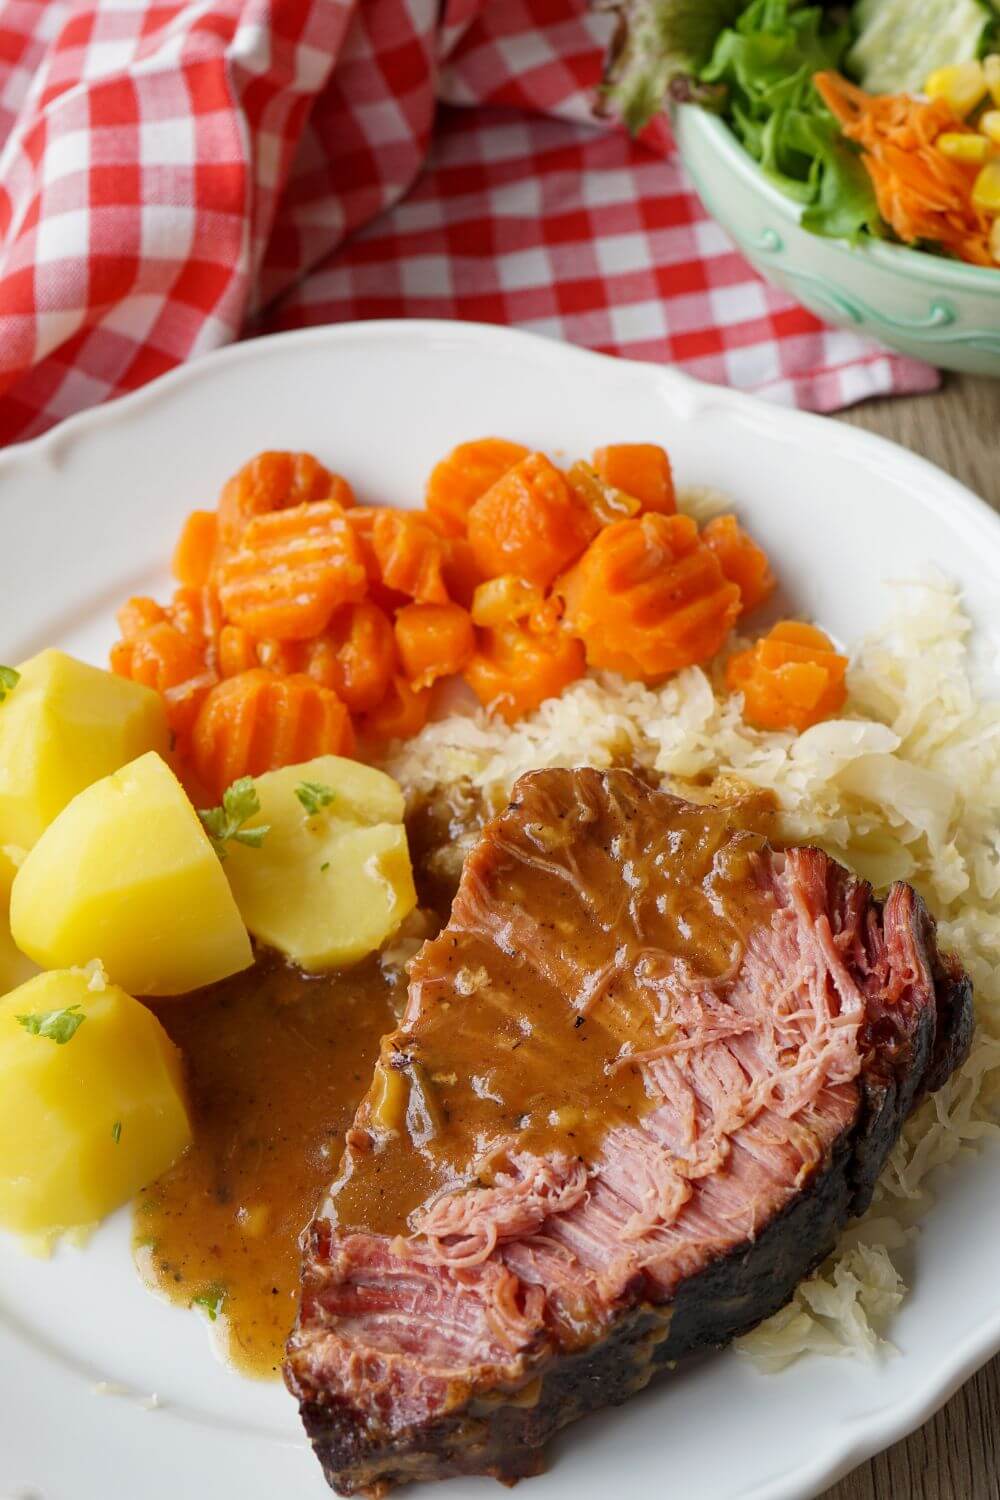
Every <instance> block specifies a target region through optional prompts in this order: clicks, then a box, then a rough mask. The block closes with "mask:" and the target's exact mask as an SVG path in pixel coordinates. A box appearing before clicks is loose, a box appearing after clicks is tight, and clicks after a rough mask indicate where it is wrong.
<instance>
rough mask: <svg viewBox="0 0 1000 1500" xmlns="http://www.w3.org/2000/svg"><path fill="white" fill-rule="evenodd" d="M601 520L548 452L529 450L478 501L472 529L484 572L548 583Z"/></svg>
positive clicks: (576, 554) (490, 575) (471, 515)
mask: <svg viewBox="0 0 1000 1500" xmlns="http://www.w3.org/2000/svg"><path fill="white" fill-rule="evenodd" d="M599 526H600V523H599V521H598V520H597V518H596V516H595V515H594V514H593V512H592V511H591V510H590V508H589V507H588V506H586V505H584V504H583V503H582V502H581V501H580V500H579V499H578V497H577V496H576V495H575V494H574V493H573V491H572V490H571V489H570V487H569V485H568V484H567V483H566V478H565V476H564V475H563V474H561V473H560V472H559V470H558V469H557V468H556V467H555V465H554V464H553V463H550V461H549V460H548V459H547V458H546V457H545V454H544V453H529V454H528V457H527V458H524V459H522V460H521V462H520V463H519V464H515V465H514V467H513V468H512V469H508V471H507V473H506V474H504V475H503V477H502V478H501V479H498V480H497V482H496V484H494V485H492V486H491V487H490V488H489V489H488V490H487V491H486V493H485V495H482V496H481V497H480V498H479V499H478V500H477V501H476V503H475V505H473V507H472V509H471V510H470V511H469V524H468V534H469V541H470V542H471V543H472V550H473V552H474V554H475V558H476V562H477V563H478V564H479V567H480V569H481V571H482V573H483V576H484V577H486V578H495V577H496V576H497V575H498V574H500V573H514V574H516V575H517V577H518V578H526V579H527V580H528V581H529V583H537V584H539V585H540V586H541V587H542V588H544V587H546V586H547V585H548V584H550V583H551V582H552V580H553V579H554V578H555V577H556V575H557V574H558V573H560V572H561V571H562V570H563V568H566V567H568V566H569V564H570V563H571V562H573V561H574V560H575V559H576V558H577V557H579V555H580V553H581V552H582V551H583V550H584V548H585V547H586V545H587V543H588V542H589V541H590V539H591V537H593V536H594V534H595V533H596V532H597V530H598V529H599Z"/></svg>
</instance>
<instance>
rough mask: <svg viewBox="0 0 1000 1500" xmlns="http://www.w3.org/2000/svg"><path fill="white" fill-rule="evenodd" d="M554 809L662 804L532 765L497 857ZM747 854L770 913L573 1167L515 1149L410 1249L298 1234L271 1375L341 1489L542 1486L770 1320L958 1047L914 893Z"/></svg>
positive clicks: (618, 778) (959, 1017)
mask: <svg viewBox="0 0 1000 1500" xmlns="http://www.w3.org/2000/svg"><path fill="white" fill-rule="evenodd" d="M567 778H568V779H567ZM567 798H569V799H573V800H575V801H576V803H577V804H578V805H587V806H593V805H595V803H599V802H600V801H601V799H610V800H613V801H615V802H616V805H621V802H622V799H623V798H624V800H625V804H627V805H628V807H629V808H630V809H631V810H632V813H633V815H635V814H636V810H637V809H641V810H642V811H643V815H644V814H645V813H648V812H649V809H650V808H651V807H652V808H653V810H654V812H658V811H659V810H660V809H661V808H662V809H666V807H667V804H674V803H675V801H676V799H671V798H667V797H666V796H665V794H662V793H657V792H652V791H650V790H649V789H648V788H645V787H643V786H642V784H641V783H638V782H636V781H635V778H632V777H630V776H628V773H624V772H611V773H605V774H603V775H601V774H600V773H597V772H585V771H579V772H572V773H570V772H539V773H533V774H532V775H531V776H529V777H526V778H522V781H521V782H520V783H518V787H517V788H516V789H515V796H514V802H513V804H512V808H511V809H510V810H508V813H507V814H504V815H503V817H502V818H501V819H500V820H498V825H499V842H500V843H501V844H503V846H504V847H505V848H509V844H510V839H511V836H512V829H513V830H514V831H516V825H517V824H518V822H519V823H520V826H521V827H522V828H523V826H524V824H525V823H532V824H534V826H535V827H537V824H538V818H537V814H538V812H539V808H540V807H550V808H551V807H552V806H553V802H555V804H558V803H559V801H560V800H566V799H567ZM658 799H662V801H660V800H658ZM664 815H666V814H665V812H664ZM504 819H506V820H507V822H506V824H504ZM498 825H493V830H494V831H493V832H491V830H490V829H488V830H486V832H485V834H484V838H483V840H481V842H480V845H479V846H478V847H477V851H476V852H475V854H474V855H473V857H472V858H471V859H470V861H469V866H468V867H467V872H466V877H465V878H464V879H463V888H462V890H460V892H459V896H458V898H457V899H456V903H455V914H454V915H453V919H452V923H449V928H446V929H445V933H444V934H442V937H441V938H439V939H438V940H437V942H438V943H439V944H440V943H442V941H444V942H447V941H448V933H449V929H451V928H454V932H466V931H467V925H466V924H467V918H468V910H467V907H468V905H469V904H470V903H469V902H468V901H467V902H466V903H465V905H463V893H465V894H466V896H468V894H469V892H471V893H472V901H471V904H472V905H475V903H477V902H481V899H482V890H481V884H482V880H483V874H484V869H486V871H487V872H488V871H489V867H490V861H491V860H493V861H494V865H495V855H496V844H497V826H498ZM757 864H758V868H757V871H756V878H757V879H758V880H759V881H761V882H762V883H763V885H764V886H766V888H767V890H768V893H769V901H770V903H771V904H770V907H769V910H770V922H769V924H768V925H767V926H766V927H761V928H760V929H759V930H756V931H754V932H752V933H751V934H750V936H749V938H748V941H747V944H746V947H745V951H744V955H743V961H742V964H741V967H740V971H739V973H738V974H737V975H736V977H735V979H734V980H733V981H732V982H731V983H727V985H726V986H724V988H723V990H722V991H720V990H719V989H718V987H716V989H715V990H712V991H711V993H705V992H704V991H703V990H702V991H699V990H698V988H697V986H695V987H694V989H693V991H692V990H691V988H690V987H688V989H687V990H686V991H685V989H684V987H683V986H682V987H681V990H680V991H679V992H678V991H677V986H676V983H674V988H673V991H672V998H673V1000H674V1002H675V1012H677V1011H678V1010H679V1013H680V1020H681V1023H682V1024H681V1025H679V1026H678V1027H677V1028H676V1030H675V1032H674V1034H673V1036H672V1038H671V1041H670V1042H668V1043H667V1044H666V1045H665V1046H664V1047H663V1048H661V1049H659V1054H660V1055H658V1056H656V1057H650V1059H649V1060H648V1061H647V1062H645V1063H644V1064H643V1067H644V1071H645V1077H646V1085H647V1090H648V1089H650V1088H652V1090H653V1091H654V1092H655V1094H656V1095H657V1097H658V1099H659V1101H660V1102H659V1104H658V1105H657V1106H656V1107H655V1108H653V1109H651V1110H650V1112H649V1113H647V1114H646V1115H644V1117H643V1119H642V1120H641V1121H640V1122H638V1124H627V1125H624V1126H622V1125H616V1126H615V1127H613V1128H612V1129H610V1130H609V1131H608V1132H607V1134H606V1135H605V1137H604V1139H603V1141H602V1143H601V1149H600V1153H599V1155H598V1158H597V1160H595V1161H593V1162H589V1163H587V1170H586V1172H585V1173H583V1174H581V1171H580V1164H579V1162H574V1161H573V1160H572V1159H571V1158H568V1157H567V1156H566V1155H565V1154H555V1155H550V1156H548V1157H546V1156H544V1155H543V1156H538V1155H533V1154H531V1153H530V1152H529V1153H524V1154H522V1155H520V1156H519V1155H517V1154H516V1153H515V1154H514V1155H513V1156H512V1158H511V1160H510V1163H509V1170H508V1172H507V1173H506V1174H501V1177H500V1178H498V1179H497V1181H496V1182H495V1183H494V1184H493V1185H492V1186H490V1187H488V1188H486V1189H478V1190H477V1189H473V1190H471V1191H470V1190H469V1189H467V1188H466V1189H464V1190H461V1191H458V1192H452V1193H446V1194H444V1195H443V1196H441V1197H439V1198H438V1199H437V1200H436V1201H434V1202H432V1203H431V1204H430V1206H429V1208H426V1209H425V1210H424V1211H423V1213H422V1215H420V1216H419V1217H418V1218H417V1220H416V1223H417V1225H418V1228H419V1232H418V1233H415V1234H410V1235H409V1236H407V1237H406V1238H405V1239H403V1240H402V1241H400V1240H398V1239H397V1240H395V1241H394V1240H392V1239H391V1238H389V1237H388V1236H385V1235H374V1234H365V1233H356V1232H352V1231H350V1230H346V1229H345V1230H340V1229H337V1228H335V1227H334V1225H333V1224H332V1223H331V1222H330V1220H329V1219H327V1218H325V1217H322V1216H321V1217H319V1218H318V1219H317V1221H316V1223H315V1224H314V1226H313V1228H312V1231H311V1232H310V1236H309V1242H308V1245H307V1250H306V1259H305V1265H304V1278H303V1302H302V1309H301V1314H300V1320H299V1325H298V1327H297V1329H296V1333H295V1335H294V1336H293V1339H292V1341H291V1344H290V1347H289V1360H288V1366H287V1378H288V1381H289V1385H290V1387H291V1389H292V1390H293V1392H294V1393H295V1394H296V1395H297V1396H298V1397H299V1399H300V1402H301V1407H302V1415H303V1419H304V1421H305V1424H306V1428H307V1431H308V1432H309V1435H310V1437H311V1438H312V1441H313V1443H314V1446H315V1448H316V1451H317V1454H318V1456H319V1457H320V1460H321V1462H322V1463H323V1467H324V1470H325V1472H326V1474H327V1477H328V1479H329V1480H330V1482H331V1484H333V1485H334V1486H335V1487H336V1488H338V1489H339V1490H340V1491H341V1492H342V1493H347V1494H349V1493H354V1492H356V1491H367V1492H371V1493H381V1492H383V1491H384V1490H385V1489H387V1488H389V1487H391V1486H392V1485H394V1484H398V1483H401V1482H404V1481H405V1480H407V1479H413V1478H438V1477H444V1476H445V1475H448V1474H459V1473H492V1474H495V1475H496V1476H497V1477H499V1478H503V1479H507V1480H510V1479H514V1478H517V1477H520V1476H522V1475H524V1474H526V1473H531V1472H535V1471H536V1469H537V1468H538V1467H539V1465H540V1463H541V1455H542V1448H543V1445H544V1443H545V1442H546V1440H547V1439H548V1437H549V1436H551V1434H552V1433H553V1432H554V1431H556V1430H557V1429H558V1428H559V1427H561V1426H563V1425H565V1424H566V1423H567V1422H570V1421H573V1420H575V1418H577V1417H578V1416H581V1415H583V1414H584V1413H585V1412H587V1411H590V1410H594V1409H596V1408H598V1407H600V1406H603V1405H605V1404H609V1403H611V1402H617V1401H621V1400H623V1399H625V1397H626V1396H627V1395H629V1394H630V1393H631V1392H632V1391H633V1390H637V1389H640V1388H641V1387H642V1386H644V1385H645V1384H646V1383H648V1381H649V1380H650V1379H652V1378H653V1377H654V1376H655V1375H656V1374H657V1373H659V1372H660V1371H661V1370H662V1369H664V1368H665V1367H666V1365H667V1364H668V1363H670V1362H673V1361H675V1360H677V1359H679V1358H681V1357H682V1356H684V1355H686V1354H690V1353H692V1352H694V1351H696V1350H698V1349H702V1348H706V1347H710V1346H716V1345H719V1344H722V1343H725V1342H727V1341H728V1340H730V1339H731V1338H733V1337H735V1336H737V1335H739V1334H740V1333H742V1332H745V1331H746V1330H747V1329H749V1328H750V1327H752V1326H754V1324H756V1323H757V1322H759V1321H760V1320H761V1319H762V1318H764V1317H766V1316H768V1315H769V1314H770V1313H771V1312H773V1311H775V1310H776V1309H777V1308H778V1307H780V1306H781V1305H782V1304H783V1303H784V1302H785V1301H786V1300H787V1299H788V1297H789V1296H790V1295H791V1293H792V1291H793V1290H794V1287H795V1286H796V1284H797V1283H798V1281H799V1280H801V1279H802V1277H803V1276H804V1275H806V1274H808V1272H809V1271H810V1270H811V1269H812V1268H813V1267H814V1266H815V1265H816V1264H818V1263H819V1261H821V1260H822V1259H823V1258H824V1256H825V1255H826V1254H827V1253H829V1250H830V1249H831V1248H832V1247H833V1244H834V1242H835V1240H836V1237H837V1234H838V1232H839V1229H840V1228H841V1227H842V1225H843V1224H844V1222H845V1221H846V1220H847V1218H848V1217H850V1216H851V1215H852V1214H853V1213H857V1212H860V1211H861V1210H862V1209H863V1208H864V1207H865V1206H866V1205H867V1202H868V1201H869V1199H870V1196H871V1192H872V1189H873V1187H874V1182H875V1179H876V1177H877V1175H878V1173H879V1171H880V1170H881V1167H882V1165H883V1163H884V1161H885V1158H886V1156H887V1155H888V1152H889V1150H890V1149H891V1147H892V1145H893V1144H894V1142H895V1140H896V1138H897V1136H898V1133H899V1129H900V1126H901V1124H902V1121H903V1119H904V1118H905V1115H906V1113H907V1112H908V1110H909V1109H910V1108H911V1107H912V1105H913V1103H914V1102H915V1100H916V1099H917V1098H918V1097H919V1096H920V1095H921V1094H922V1093H924V1092H926V1091H927V1090H929V1089H930V1088H934V1087H937V1086H939V1085H940V1083H941V1082H943V1081H944V1079H945V1078H946V1077H947V1076H948V1074H949V1073H950V1071H951V1070H952V1068H954V1067H955V1066H956V1065H957V1063H958V1062H959V1061H960V1060H961V1058H962V1057H963V1056H964V1054H965V1052H966V1050H967V1048H968V1044H969V1040H970V1037H971V1029H972V1010H971V990H970V986H969V983H968V980H967V979H966V978H965V976H964V974H962V972H961V970H960V968H959V967H958V966H957V965H956V964H955V963H954V961H952V960H949V959H943V958H941V957H940V956H939V955H938V953H937V949H936V944H935V941H934V927H933V923H932V921H931V919H930V918H929V916H928V915H927V913H926V911H925V909H924V908H923V906H922V903H921V902H920V901H919V898H917V897H916V896H915V894H914V893H913V891H912V890H911V889H910V888H909V887H906V886H902V885H900V886H896V887H893V889H892V890H891V891H890V893H889V895H888V897H887V899H886V901H885V903H884V906H880V905H879V904H877V903H875V902H874V901H873V899H872V895H871V892H870V890H869V889H868V888H867V887H866V886H865V885H864V884H863V883H861V882H859V881H857V880H855V879H854V878H853V877H852V876H851V875H849V873H848V872H846V871H845V870H843V869H842V868H841V867H840V866H838V865H836V864H835V863H834V862H833V861H831V860H829V859H828V858H827V856H825V855H824V854H822V853H820V852H819V851H817V850H810V849H801V850H790V851H787V852H786V853H784V854H774V853H773V852H771V851H768V850H762V851H761V852H760V855H759V859H758V861H757ZM513 905H514V907H516V903H514V904H513ZM504 915H506V913H504ZM518 916H520V918H522V919H525V920H528V921H529V922H530V913H527V914H525V913H518V912H517V911H516V910H513V908H512V912H511V917H512V919H514V918H516V917H518ZM501 925H502V924H501ZM495 926H496V924H494V928H495ZM508 937H509V934H508ZM529 941H530V940H529V938H528V936H527V934H526V933H522V934H521V945H522V949H523V948H524V945H525V944H528V943H529ZM515 946H516V945H515ZM433 950H434V945H433V944H432V945H429V950H426V949H425V952H424V954H423V955H422V956H421V959H420V960H418V963H417V965H416V966H415V969H416V972H415V974H414V984H413V987H412V989H411V1003H410V1011H409V1013H408V1022H409V1024H410V1025H411V1026H412V1025H414V1024H416V1023H418V1022H419V1017H420V1013H421V1005H422V1004H423V1003H425V1001H426V1002H427V1003H431V1002H430V1001H428V1000H427V993H426V981H427V979H428V976H430V975H432V974H433V972H434V965H435V962H436V957H437V955H436V954H435V952H434V951H433ZM542 961H544V955H542ZM676 977H677V976H676V973H674V974H673V976H672V978H673V980H674V981H676ZM783 980H784V982H782V981H783ZM720 993H721V994H723V995H724V1000H725V1004H724V1005H723V1004H722V1003H720V1000H719V996H720ZM806 995H809V996H810V997H811V1000H810V1003H809V1004H808V1005H806V1004H805V1003H804V997H805V996H806ZM678 1001H679V1002H680V1003H679V1006H678V1004H677V1002H678ZM707 1002H712V1004H713V1005H714V1009H711V1013H710V1014H707V1013H706V1003H707ZM685 1005H687V1006H688V1007H689V1009H690V1010H691V1015H690V1016H689V1018H688V1023H687V1024H686V1025H685V1024H684V1014H683V1012H684V1006H685ZM706 1015H707V1023H706ZM803 1017H804V1018H805V1019H804V1020H803ZM692 1018H693V1019H692ZM723 1021H725V1022H726V1025H725V1026H723V1025H722V1022H723ZM807 1022H808V1025H806V1023H807ZM796 1027H798V1031H797V1032H796V1033H795V1035H796V1038H797V1042H796V1046H795V1047H790V1046H789V1045H787V1044H788V1041H789V1035H790V1028H791V1029H792V1030H793V1031H794V1029H795V1028H796ZM723 1031H725V1032H726V1034H725V1035H722V1032H723ZM696 1043H697V1045H695V1044H696ZM783 1043H784V1044H785V1045H782V1044H783ZM755 1091H756V1092H755ZM751 1095H753V1105H754V1107H753V1108H752V1109H751V1110H749V1111H748V1110H747V1109H746V1107H745V1106H746V1101H747V1099H748V1097H750V1096H751ZM734 1098H736V1099H738V1100H739V1101H740V1102H741V1107H740V1108H737V1109H736V1111H735V1113H734V1114H733V1117H732V1119H730V1120H729V1121H728V1125H729V1127H730V1128H728V1129H722V1128H717V1127H719V1115H720V1114H722V1113H724V1112H725V1110H726V1108H727V1106H728V1105H729V1104H730V1103H731V1102H732V1100H733V1099H734ZM713 1099H714V1100H715V1103H716V1104H717V1105H718V1110H717V1111H716V1112H714V1113H712V1116H711V1120H710V1122H709V1126H710V1128H708V1129H704V1130H700V1131H699V1129H698V1128H697V1124H698V1121H699V1119H701V1120H702V1123H703V1124H704V1117H705V1113H706V1107H707V1105H712V1101H713ZM712 1107H713V1109H714V1105H713V1106H712ZM744 1115H745V1116H746V1118H743V1117H742V1116H744ZM699 1145H703V1146H704V1147H705V1151H704V1152H703V1153H702V1154H701V1156H699V1151H698V1147H699ZM692 1147H693V1148H694V1149H693V1150H692ZM684 1151H687V1155H686V1156H685V1155H682V1152H684ZM713 1153H714V1154H713ZM678 1168H680V1170H678Z"/></svg>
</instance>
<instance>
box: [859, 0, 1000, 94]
mask: <svg viewBox="0 0 1000 1500" xmlns="http://www.w3.org/2000/svg"><path fill="white" fill-rule="evenodd" d="M995 19H996V11H995V10H994V9H993V8H992V7H991V6H990V5H989V4H987V3H983V0H858V4H857V5H855V7H854V24H855V27H856V29H857V32H858V39H857V41H856V42H855V44H854V46H853V47H852V48H851V51H850V52H849V53H848V56H847V65H848V67H849V68H850V70H851V72H852V73H853V75H854V76H855V78H857V80H858V82H859V83H860V84H861V86H862V88H865V89H867V90H868V91H869V93H872V94H912V93H916V92H918V91H919V90H921V89H922V88H923V86H924V83H925V82H926V79H927V75H928V74H929V73H932V72H933V71H934V69H935V68H945V67H947V66H948V65H949V64H951V63H960V62H970V61H971V60H972V59H973V58H974V57H977V56H978V55H979V48H980V44H981V42H982V40H983V34H984V32H985V31H986V28H987V26H989V24H990V22H991V20H995Z"/></svg>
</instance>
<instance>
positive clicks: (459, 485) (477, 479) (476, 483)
mask: <svg viewBox="0 0 1000 1500" xmlns="http://www.w3.org/2000/svg"><path fill="white" fill-rule="evenodd" d="M527 456H528V449H527V448H524V447H522V445H521V444H520V443H510V442H508V441H507V439H506V438H495V437H488V438H475V439H473V441H472V442H469V443H459V445H458V447H457V448H453V449H452V450H451V452H450V453H449V454H448V456H447V457H446V458H443V459H442V460H441V462H440V463H439V464H435V466H434V468H433V469H432V470H431V476H430V478H429V479H428V481H427V491H426V495H425V498H424V504H425V506H426V508H427V512H428V515H429V516H430V517H431V519H432V520H433V521H435V522H436V523H437V524H438V525H439V526H440V528H441V530H442V532H443V534H444V535H445V536H464V535H465V526H466V522H467V521H468V519H469V511H470V510H471V509H472V507H473V505H475V503H476V501H477V500H478V499H479V497H480V495H485V493H486V491H487V490H488V489H489V488H490V486H491V485H493V484H496V482H497V480H498V479H500V478H501V477H502V476H503V475H504V474H506V473H507V470H508V469H512V468H513V467H514V465H515V464H516V463H520V461H521V459H522V458H527Z"/></svg>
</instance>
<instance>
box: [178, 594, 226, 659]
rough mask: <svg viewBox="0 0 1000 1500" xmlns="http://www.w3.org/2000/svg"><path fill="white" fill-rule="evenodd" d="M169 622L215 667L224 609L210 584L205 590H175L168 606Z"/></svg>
mask: <svg viewBox="0 0 1000 1500" xmlns="http://www.w3.org/2000/svg"><path fill="white" fill-rule="evenodd" d="M167 619H168V620H169V621H170V623H171V625H175V626H176V627H177V629H178V630H179V631H180V633H181V635H183V636H186V637H187V639H188V640H189V641H191V642H193V644H194V645H196V646H197V647H198V648H199V649H200V650H201V651H202V652H203V653H204V654H205V659H206V661H208V662H209V663H210V664H211V665H214V663H215V654H216V643H217V641H218V637H219V632H220V630H221V629H222V606H221V604H220V603H219V596H218V594H217V593H216V591H215V589H214V587H213V586H212V585H211V584H206V585H205V586H204V587H202V588H195V587H193V586H191V587H187V586H185V587H181V588H179V589H175V590H174V597H173V599H172V600H171V601H170V603H169V604H168V606H167Z"/></svg>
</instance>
